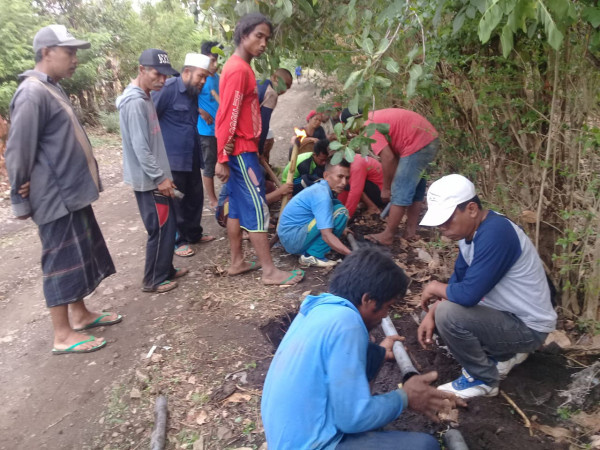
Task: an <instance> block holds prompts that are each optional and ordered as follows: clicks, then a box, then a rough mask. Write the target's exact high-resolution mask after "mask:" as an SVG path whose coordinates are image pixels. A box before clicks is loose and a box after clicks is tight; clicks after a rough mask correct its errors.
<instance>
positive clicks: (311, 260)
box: [298, 255, 338, 267]
mask: <svg viewBox="0 0 600 450" xmlns="http://www.w3.org/2000/svg"><path fill="white" fill-rule="evenodd" d="M298 261H299V262H300V265H301V266H303V267H308V266H316V267H332V266H335V265H336V264H337V263H338V262H337V261H332V260H331V259H327V258H323V259H321V258H317V257H316V256H312V255H311V256H305V255H300V259H299V260H298Z"/></svg>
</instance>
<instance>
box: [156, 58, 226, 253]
mask: <svg viewBox="0 0 600 450" xmlns="http://www.w3.org/2000/svg"><path fill="white" fill-rule="evenodd" d="M210 63H211V59H210V56H207V55H203V54H200V53H188V54H187V55H185V62H184V63H183V69H182V70H181V76H180V77H177V78H171V79H169V80H167V82H166V83H165V86H164V88H163V89H161V90H160V91H158V92H153V93H152V100H153V101H154V105H155V106H156V113H157V114H158V121H159V123H160V129H161V130H162V134H163V139H164V141H165V148H166V149H167V156H168V158H169V165H170V166H171V173H172V174H173V182H174V183H175V186H177V189H178V190H179V191H180V192H181V193H182V194H183V198H176V199H175V201H174V208H175V216H176V218H177V238H176V240H175V255H177V256H181V257H188V256H193V255H194V253H195V251H194V249H193V248H191V247H190V245H191V244H196V243H203V242H209V241H212V240H213V239H214V237H212V236H204V235H203V230H202V225H201V224H200V221H201V220H202V209H203V207H204V189H203V186H202V175H201V172H200V169H201V168H202V167H203V158H202V153H201V149H200V136H199V135H198V130H197V128H196V125H197V123H198V114H199V113H198V94H200V91H201V90H202V86H203V85H204V83H205V82H206V77H208V76H210V71H209V68H210Z"/></svg>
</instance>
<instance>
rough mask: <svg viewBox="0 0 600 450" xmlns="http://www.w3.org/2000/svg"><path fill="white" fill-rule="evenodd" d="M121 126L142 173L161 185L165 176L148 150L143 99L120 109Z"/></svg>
mask: <svg viewBox="0 0 600 450" xmlns="http://www.w3.org/2000/svg"><path fill="white" fill-rule="evenodd" d="M121 118H122V120H123V125H124V126H125V127H127V130H128V131H129V139H130V141H131V148H132V150H133V152H134V154H135V157H136V158H137V160H138V161H139V163H140V166H141V168H142V171H143V172H144V173H145V174H146V175H147V176H148V177H149V178H151V179H152V180H153V181H154V182H155V183H156V185H159V184H160V183H162V182H163V181H164V180H165V179H166V178H167V176H166V175H165V173H164V171H163V170H162V168H161V167H160V165H159V164H158V161H157V160H156V157H155V156H154V155H153V154H152V152H151V148H150V124H149V121H148V112H147V108H146V104H145V100H143V99H141V98H140V99H133V100H130V101H129V102H128V103H127V104H125V105H123V106H122V107H121Z"/></svg>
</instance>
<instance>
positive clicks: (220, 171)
mask: <svg viewBox="0 0 600 450" xmlns="http://www.w3.org/2000/svg"><path fill="white" fill-rule="evenodd" d="M215 175H216V176H217V178H218V179H219V180H221V182H222V183H226V182H227V180H228V179H229V165H228V164H227V163H220V162H218V163H217V165H216V166H215Z"/></svg>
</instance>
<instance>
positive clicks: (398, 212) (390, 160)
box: [350, 108, 439, 245]
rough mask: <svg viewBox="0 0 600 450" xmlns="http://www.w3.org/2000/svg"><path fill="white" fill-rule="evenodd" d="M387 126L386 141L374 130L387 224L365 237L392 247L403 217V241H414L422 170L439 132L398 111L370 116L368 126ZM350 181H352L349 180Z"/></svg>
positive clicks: (422, 189)
mask: <svg viewBox="0 0 600 450" xmlns="http://www.w3.org/2000/svg"><path fill="white" fill-rule="evenodd" d="M371 122H372V123H387V124H389V126H390V133H389V141H388V140H387V139H386V138H385V136H384V135H382V134H381V133H379V132H378V131H376V132H375V133H374V134H373V136H371V138H372V139H375V141H376V142H375V143H374V144H372V148H373V151H374V152H375V154H376V155H379V158H380V159H381V165H382V167H383V189H382V190H381V198H382V200H384V201H386V200H390V197H391V200H390V201H391V204H392V205H391V207H390V215H389V217H388V221H387V224H386V227H385V230H383V231H382V232H381V233H377V234H371V235H368V236H365V238H366V239H369V240H371V241H374V242H378V243H380V244H384V245H392V243H393V241H394V236H395V235H396V231H397V229H398V226H399V225H400V222H402V218H403V217H404V214H406V229H405V232H404V237H405V238H406V239H411V240H412V239H416V238H417V237H418V236H417V234H416V233H417V222H418V220H419V215H420V214H421V209H422V207H423V199H424V198H425V187H426V182H425V178H424V176H423V175H424V173H425V169H426V168H427V166H428V165H429V164H430V163H431V162H432V161H433V160H434V158H435V156H436V154H437V151H438V148H439V139H438V132H437V131H436V130H435V128H434V127H433V125H431V124H430V123H429V122H428V121H427V119H425V117H423V116H421V115H420V114H417V113H416V112H413V111H408V110H406V109H400V108H389V109H380V110H378V111H373V112H371V113H370V114H369V121H367V124H368V123H371ZM350 182H352V181H350Z"/></svg>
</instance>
